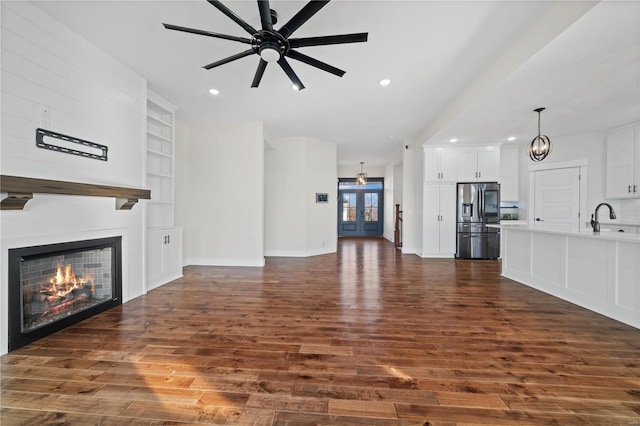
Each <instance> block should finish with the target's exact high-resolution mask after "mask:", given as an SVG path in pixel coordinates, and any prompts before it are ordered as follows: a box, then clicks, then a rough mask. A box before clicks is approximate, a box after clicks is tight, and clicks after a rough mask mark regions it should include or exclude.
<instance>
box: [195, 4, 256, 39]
mask: <svg viewBox="0 0 640 426" xmlns="http://www.w3.org/2000/svg"><path fill="white" fill-rule="evenodd" d="M207 1H208V2H209V4H211V5H212V6H213V7H215V8H216V9H218V10H219V11H220V12H222V13H224V14H225V15H227V16H228V17H229V18H231V20H233V22H235V23H236V24H238V25H240V26H241V27H242V28H244V30H245V31H246V32H248V33H249V34H251V35H254V34H255V33H257V32H258V31H256V29H255V28H253V27H252V26H251V25H249V24H247V22H246V21H245V20H244V19H242V18H241V17H239V16H238V15H236V14H235V13H233V11H232V10H231V9H229V8H228V7H227V6H225V5H224V4H222V2H220V1H219V0H207Z"/></svg>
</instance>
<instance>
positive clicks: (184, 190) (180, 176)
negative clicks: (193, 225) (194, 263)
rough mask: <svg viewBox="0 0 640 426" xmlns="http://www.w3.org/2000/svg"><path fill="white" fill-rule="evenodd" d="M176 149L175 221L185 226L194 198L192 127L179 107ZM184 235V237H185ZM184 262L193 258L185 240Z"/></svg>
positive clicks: (176, 125) (185, 263) (176, 122)
mask: <svg viewBox="0 0 640 426" xmlns="http://www.w3.org/2000/svg"><path fill="white" fill-rule="evenodd" d="M174 134H175V139H174V140H175V150H174V162H175V164H174V168H175V170H176V173H175V174H174V176H175V181H174V193H175V195H174V211H175V215H174V223H176V224H178V225H182V226H183V228H182V229H183V232H186V231H185V226H186V224H187V223H189V210H190V209H189V208H188V207H189V204H190V202H191V199H192V195H191V186H190V185H189V183H190V179H189V169H190V166H189V147H190V142H191V137H190V135H191V127H190V126H189V123H187V122H186V121H185V120H184V118H183V117H182V111H181V110H180V109H178V110H177V111H176V115H175V132H174ZM184 238H185V237H184V235H183V239H184ZM182 245H183V247H182V264H183V265H187V264H188V263H187V259H191V257H192V255H191V245H190V244H187V243H185V242H184V240H183V244H182Z"/></svg>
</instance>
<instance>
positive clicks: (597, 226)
mask: <svg viewBox="0 0 640 426" xmlns="http://www.w3.org/2000/svg"><path fill="white" fill-rule="evenodd" d="M602 206H607V207H609V219H615V218H616V212H614V211H613V207H611V204H609V203H600V204H598V206H597V207H596V212H595V214H592V215H591V227H592V228H593V232H600V222H598V209H599V208H600V207H602Z"/></svg>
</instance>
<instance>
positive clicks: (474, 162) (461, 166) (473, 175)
mask: <svg viewBox="0 0 640 426" xmlns="http://www.w3.org/2000/svg"><path fill="white" fill-rule="evenodd" d="M477 180H478V154H477V151H476V150H475V149H461V150H460V151H458V182H474V181H477Z"/></svg>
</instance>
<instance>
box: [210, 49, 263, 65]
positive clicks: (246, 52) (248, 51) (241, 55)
mask: <svg viewBox="0 0 640 426" xmlns="http://www.w3.org/2000/svg"><path fill="white" fill-rule="evenodd" d="M254 53H256V51H255V50H253V49H249V50H245V51H244V52H240V53H238V54H236V55H233V56H229V57H228V58H224V59H221V60H219V61H216V62H212V63H210V64H209V65H205V66H204V67H202V68H204V69H207V70H210V69H211V68H215V67H219V66H220V65H224V64H227V63H229V62H231V61H235V60H236V59H240V58H244V57H245V56H249V55H253V54H254Z"/></svg>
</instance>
